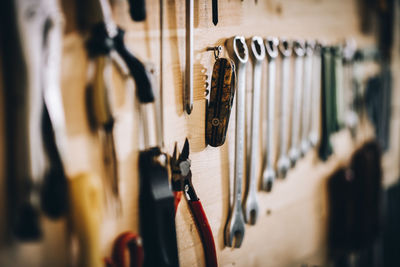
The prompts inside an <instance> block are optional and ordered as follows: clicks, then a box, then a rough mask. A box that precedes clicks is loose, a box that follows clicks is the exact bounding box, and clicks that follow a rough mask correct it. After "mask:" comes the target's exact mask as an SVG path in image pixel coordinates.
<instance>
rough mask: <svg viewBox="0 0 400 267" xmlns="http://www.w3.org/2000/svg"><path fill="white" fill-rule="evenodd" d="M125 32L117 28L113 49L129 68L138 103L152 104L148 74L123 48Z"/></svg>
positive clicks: (152, 98) (151, 91)
mask: <svg viewBox="0 0 400 267" xmlns="http://www.w3.org/2000/svg"><path fill="white" fill-rule="evenodd" d="M124 35H125V32H124V30H122V29H121V28H118V34H117V35H116V36H115V37H114V39H113V41H114V47H115V49H116V50H117V52H118V54H119V55H120V56H121V57H122V59H123V60H124V61H125V63H126V65H127V66H128V68H129V72H130V73H131V75H132V77H133V79H134V80H135V83H136V95H137V97H138V98H139V101H140V103H142V104H143V103H150V102H154V92H153V87H152V85H151V79H150V74H149V73H148V71H147V70H146V68H145V66H144V65H143V63H142V62H141V61H140V60H139V59H137V58H136V57H135V56H134V55H133V54H132V53H131V52H130V51H129V50H128V49H127V47H126V46H125V43H124Z"/></svg>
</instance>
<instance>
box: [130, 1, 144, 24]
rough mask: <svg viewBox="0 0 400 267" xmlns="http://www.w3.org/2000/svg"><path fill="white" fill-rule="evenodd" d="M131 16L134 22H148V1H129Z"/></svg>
mask: <svg viewBox="0 0 400 267" xmlns="http://www.w3.org/2000/svg"><path fill="white" fill-rule="evenodd" d="M128 2H129V14H130V15H131V18H132V19H133V20H134V21H144V20H146V0H129V1H128Z"/></svg>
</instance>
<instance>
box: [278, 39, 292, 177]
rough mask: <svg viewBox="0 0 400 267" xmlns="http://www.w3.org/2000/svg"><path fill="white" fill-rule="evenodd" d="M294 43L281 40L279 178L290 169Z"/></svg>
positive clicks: (284, 175)
mask: <svg viewBox="0 0 400 267" xmlns="http://www.w3.org/2000/svg"><path fill="white" fill-rule="evenodd" d="M292 50H293V43H292V42H291V41H288V40H281V41H280V43H279V51H280V53H281V56H282V61H281V62H282V63H281V92H282V93H281V121H280V156H279V159H278V176H279V177H281V178H285V177H286V174H287V172H288V170H289V168H290V159H289V156H288V154H287V153H288V143H287V142H288V129H287V126H288V125H287V124H288V116H289V112H288V108H289V101H288V100H289V98H288V97H289V80H290V59H291V56H292Z"/></svg>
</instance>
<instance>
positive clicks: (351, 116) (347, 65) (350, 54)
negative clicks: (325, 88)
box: [343, 39, 359, 138]
mask: <svg viewBox="0 0 400 267" xmlns="http://www.w3.org/2000/svg"><path fill="white" fill-rule="evenodd" d="M356 46H357V45H356V43H355V41H354V39H348V40H346V43H345V46H344V48H343V92H344V96H343V97H344V100H345V105H344V109H345V114H344V116H345V118H344V119H345V125H346V127H347V128H348V129H349V130H350V133H351V135H352V137H353V138H355V135H356V128H357V125H358V122H359V120H358V116H357V113H356V111H355V107H354V100H355V81H354V55H355V53H356V49H357V47H356Z"/></svg>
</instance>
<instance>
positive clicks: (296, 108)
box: [289, 40, 304, 167]
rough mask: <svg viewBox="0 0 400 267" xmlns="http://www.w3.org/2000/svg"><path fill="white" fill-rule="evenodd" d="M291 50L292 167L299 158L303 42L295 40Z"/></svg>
mask: <svg viewBox="0 0 400 267" xmlns="http://www.w3.org/2000/svg"><path fill="white" fill-rule="evenodd" d="M293 51H294V53H295V57H296V58H295V61H294V64H295V65H294V86H293V90H294V91H293V102H292V103H293V105H292V107H293V109H292V138H291V139H292V140H291V147H290V150H289V158H290V161H291V164H292V167H294V165H296V161H297V160H298V159H299V158H300V146H299V128H300V109H301V106H300V103H301V95H302V86H303V84H302V78H303V56H304V42H303V41H300V40H297V41H295V42H294V44H293Z"/></svg>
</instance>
